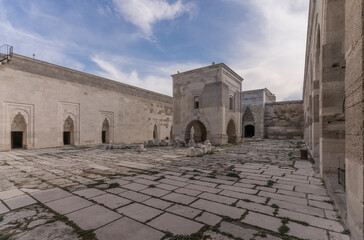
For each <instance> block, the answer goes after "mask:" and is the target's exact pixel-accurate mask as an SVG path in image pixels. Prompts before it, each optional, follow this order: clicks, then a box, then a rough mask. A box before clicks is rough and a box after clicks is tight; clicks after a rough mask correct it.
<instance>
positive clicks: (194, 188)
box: [186, 184, 222, 193]
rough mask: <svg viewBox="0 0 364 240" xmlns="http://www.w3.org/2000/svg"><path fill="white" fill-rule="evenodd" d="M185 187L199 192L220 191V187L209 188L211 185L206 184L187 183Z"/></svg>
mask: <svg viewBox="0 0 364 240" xmlns="http://www.w3.org/2000/svg"><path fill="white" fill-rule="evenodd" d="M186 188H189V189H192V190H197V191H201V192H209V193H219V192H221V191H222V189H217V188H211V187H206V186H201V185H194V184H189V185H187V186H186Z"/></svg>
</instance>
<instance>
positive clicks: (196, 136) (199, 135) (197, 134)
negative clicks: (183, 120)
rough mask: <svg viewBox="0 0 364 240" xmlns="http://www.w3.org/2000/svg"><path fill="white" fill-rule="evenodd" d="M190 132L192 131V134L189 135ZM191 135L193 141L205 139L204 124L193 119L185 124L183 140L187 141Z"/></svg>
mask: <svg viewBox="0 0 364 240" xmlns="http://www.w3.org/2000/svg"><path fill="white" fill-rule="evenodd" d="M192 129H193V130H192ZM191 130H192V131H191ZM191 132H192V133H193V136H191ZM192 137H193V140H194V141H195V142H204V141H206V139H207V130H206V127H205V125H204V124H203V123H202V122H201V121H198V120H194V121H192V122H190V123H189V124H188V125H187V128H186V132H185V141H186V142H188V141H189V140H190V139H191V138H192Z"/></svg>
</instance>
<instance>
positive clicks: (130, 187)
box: [122, 183, 148, 192]
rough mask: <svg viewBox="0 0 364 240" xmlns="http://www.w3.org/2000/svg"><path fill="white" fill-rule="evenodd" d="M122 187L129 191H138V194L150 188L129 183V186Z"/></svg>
mask: <svg viewBox="0 0 364 240" xmlns="http://www.w3.org/2000/svg"><path fill="white" fill-rule="evenodd" d="M122 187H123V188H126V189H129V190H133V191H136V192H138V191H140V190H143V189H146V188H148V186H146V185H143V184H140V183H129V184H126V185H123V186H122Z"/></svg>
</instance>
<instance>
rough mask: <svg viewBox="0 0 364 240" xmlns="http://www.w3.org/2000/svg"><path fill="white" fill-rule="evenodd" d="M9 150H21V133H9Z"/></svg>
mask: <svg viewBox="0 0 364 240" xmlns="http://www.w3.org/2000/svg"><path fill="white" fill-rule="evenodd" d="M11 148H23V132H11Z"/></svg>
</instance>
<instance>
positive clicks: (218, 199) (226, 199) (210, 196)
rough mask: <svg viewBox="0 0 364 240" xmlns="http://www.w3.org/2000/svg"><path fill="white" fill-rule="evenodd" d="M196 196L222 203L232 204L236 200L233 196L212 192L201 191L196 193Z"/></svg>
mask: <svg viewBox="0 0 364 240" xmlns="http://www.w3.org/2000/svg"><path fill="white" fill-rule="evenodd" d="M198 197H199V198H203V199H206V200H210V201H214V202H219V203H224V204H227V205H230V204H233V203H234V202H236V201H237V200H236V199H235V198H230V197H225V196H220V195H217V194H212V193H202V194H200V195H198Z"/></svg>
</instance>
